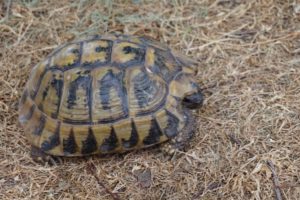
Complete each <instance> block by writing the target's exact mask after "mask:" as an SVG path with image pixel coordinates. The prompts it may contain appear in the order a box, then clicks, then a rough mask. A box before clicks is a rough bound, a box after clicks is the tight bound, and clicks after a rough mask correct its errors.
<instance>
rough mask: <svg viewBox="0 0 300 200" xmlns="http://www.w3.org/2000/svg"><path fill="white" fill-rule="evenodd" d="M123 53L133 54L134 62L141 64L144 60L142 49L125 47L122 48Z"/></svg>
mask: <svg viewBox="0 0 300 200" xmlns="http://www.w3.org/2000/svg"><path fill="white" fill-rule="evenodd" d="M123 51H124V53H125V54H129V53H134V54H135V57H134V60H135V61H139V62H141V61H143V60H144V57H145V50H144V49H142V48H134V47H131V46H127V47H124V48H123Z"/></svg>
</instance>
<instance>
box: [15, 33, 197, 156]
mask: <svg viewBox="0 0 300 200" xmlns="http://www.w3.org/2000/svg"><path fill="white" fill-rule="evenodd" d="M196 71H197V70H196V65H195V62H193V61H192V60H191V59H189V58H187V57H185V56H183V55H180V54H178V53H175V52H174V51H172V50H170V49H169V48H168V47H167V46H165V45H163V44H160V43H158V42H156V41H154V40H152V39H149V38H145V37H135V36H126V35H105V36H100V35H96V36H90V37H86V38H84V39H79V40H75V41H73V42H70V43H67V44H65V45H63V46H61V47H59V48H57V49H56V50H55V51H54V52H52V53H51V54H50V55H49V56H48V57H47V58H46V59H45V60H44V61H42V62H40V63H39V64H37V65H36V66H35V67H34V68H33V70H32V72H31V75H30V78H29V81H28V82H27V84H26V86H25V89H24V92H23V95H22V98H21V100H20V106H19V114H20V115H19V121H20V122H21V124H23V126H24V129H25V133H26V136H27V138H28V140H29V142H30V143H31V144H32V146H33V147H36V148H38V149H40V150H41V151H43V152H45V153H46V154H50V155H58V156H81V155H88V154H96V153H98V154H106V153H115V152H124V151H127V150H131V149H137V148H144V147H149V146H152V145H154V144H158V143H161V142H164V141H166V140H168V139H170V138H173V137H175V136H176V135H177V134H178V133H180V132H181V131H182V130H183V129H184V128H185V127H186V126H187V124H188V121H189V117H188V116H189V115H188V114H186V112H185V111H184V110H185V109H184V106H183V103H182V102H183V100H184V99H185V97H187V96H188V95H191V94H193V93H197V92H198V91H199V87H198V85H197V84H196V82H195V80H194V75H195V73H196ZM187 103H191V100H188V101H187Z"/></svg>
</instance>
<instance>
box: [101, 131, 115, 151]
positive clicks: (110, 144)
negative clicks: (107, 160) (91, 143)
mask: <svg viewBox="0 0 300 200" xmlns="http://www.w3.org/2000/svg"><path fill="white" fill-rule="evenodd" d="M117 147H118V138H117V135H116V132H115V129H114V127H111V132H110V136H109V137H108V138H106V139H104V142H103V143H102V144H101V146H100V151H101V152H104V153H107V152H110V151H112V150H114V149H115V148H117Z"/></svg>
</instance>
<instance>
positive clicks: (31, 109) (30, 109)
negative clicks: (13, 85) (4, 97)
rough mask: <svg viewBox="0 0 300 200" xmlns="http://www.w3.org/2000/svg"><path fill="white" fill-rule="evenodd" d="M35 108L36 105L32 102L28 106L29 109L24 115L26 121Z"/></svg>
mask: <svg viewBox="0 0 300 200" xmlns="http://www.w3.org/2000/svg"><path fill="white" fill-rule="evenodd" d="M35 108H36V105H35V104H33V105H32V106H31V107H30V108H29V111H28V113H27V114H26V116H25V117H24V118H25V120H26V121H29V120H30V119H31V117H32V115H33V113H34V110H35Z"/></svg>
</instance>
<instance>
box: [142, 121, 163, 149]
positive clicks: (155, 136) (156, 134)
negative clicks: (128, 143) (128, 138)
mask: <svg viewBox="0 0 300 200" xmlns="http://www.w3.org/2000/svg"><path fill="white" fill-rule="evenodd" d="M162 135H163V132H162V130H161V129H160V126H159V124H158V122H157V120H156V119H155V118H153V119H152V120H151V127H150V129H149V134H148V136H147V137H146V138H145V139H144V140H143V143H144V144H145V145H152V144H155V143H158V142H159V140H160V137H161V136H162Z"/></svg>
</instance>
